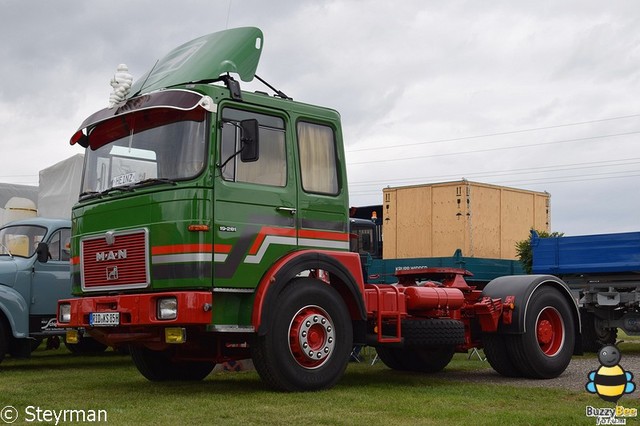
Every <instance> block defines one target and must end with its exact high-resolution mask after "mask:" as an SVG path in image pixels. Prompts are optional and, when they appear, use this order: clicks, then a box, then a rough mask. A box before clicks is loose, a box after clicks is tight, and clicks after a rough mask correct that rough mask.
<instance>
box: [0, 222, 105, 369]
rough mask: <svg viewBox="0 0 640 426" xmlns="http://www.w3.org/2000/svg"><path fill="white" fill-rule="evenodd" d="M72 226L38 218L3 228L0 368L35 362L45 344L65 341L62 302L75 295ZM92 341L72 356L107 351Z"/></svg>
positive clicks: (0, 235)
mask: <svg viewBox="0 0 640 426" xmlns="http://www.w3.org/2000/svg"><path fill="white" fill-rule="evenodd" d="M70 236H71V222H70V221H69V220H64V219H47V218H41V217H35V218H30V219H23V220H19V221H15V222H11V223H9V224H6V225H5V226H3V227H2V228H0V362H1V361H2V360H3V359H4V357H5V355H7V354H9V355H11V356H13V357H16V358H26V357H29V356H30V354H31V351H32V350H33V349H35V348H36V347H37V346H38V345H39V344H40V343H41V342H42V340H43V339H45V338H49V337H55V336H60V337H62V336H64V334H65V330H64V329H61V328H58V327H57V326H56V308H57V302H58V299H62V298H65V297H69V296H70V295H71V280H70V265H69V238H70ZM97 345H100V346H103V345H101V344H99V343H98V342H96V341H93V340H92V339H87V340H86V341H84V340H81V341H80V342H79V344H77V345H67V347H68V348H69V350H71V351H72V352H85V351H87V350H99V349H102V350H104V349H106V346H103V347H102V348H98V347H96V346H97Z"/></svg>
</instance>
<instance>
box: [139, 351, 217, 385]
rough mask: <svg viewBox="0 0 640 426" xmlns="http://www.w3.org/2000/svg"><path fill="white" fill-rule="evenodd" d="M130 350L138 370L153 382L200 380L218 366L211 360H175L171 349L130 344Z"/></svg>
mask: <svg viewBox="0 0 640 426" xmlns="http://www.w3.org/2000/svg"><path fill="white" fill-rule="evenodd" d="M129 350H130V351H131V358H132V359H133V363H134V364H135V366H136V368H137V369H138V371H139V372H140V373H141V374H142V375H143V376H144V377H146V378H147V379H148V380H150V381H152V382H162V381H200V380H203V379H204V378H205V377H207V376H208V375H209V373H211V371H213V368H214V367H215V366H216V364H215V362H210V361H173V360H172V359H171V352H170V351H152V350H151V349H148V348H145V347H139V346H130V347H129Z"/></svg>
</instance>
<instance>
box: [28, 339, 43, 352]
mask: <svg viewBox="0 0 640 426" xmlns="http://www.w3.org/2000/svg"><path fill="white" fill-rule="evenodd" d="M41 344H42V339H41V338H35V339H32V340H30V341H29V348H30V349H31V352H33V351H35V350H36V349H38V347H39V346H40V345H41Z"/></svg>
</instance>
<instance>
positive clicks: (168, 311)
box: [157, 297, 178, 320]
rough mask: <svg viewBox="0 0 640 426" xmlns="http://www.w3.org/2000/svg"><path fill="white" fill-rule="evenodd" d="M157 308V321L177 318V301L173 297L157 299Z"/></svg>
mask: <svg viewBox="0 0 640 426" xmlns="http://www.w3.org/2000/svg"><path fill="white" fill-rule="evenodd" d="M157 308H158V311H157V316H158V319H159V320H173V319H176V318H177V317H178V300H177V299H176V298H175V297H163V298H161V299H158V303H157Z"/></svg>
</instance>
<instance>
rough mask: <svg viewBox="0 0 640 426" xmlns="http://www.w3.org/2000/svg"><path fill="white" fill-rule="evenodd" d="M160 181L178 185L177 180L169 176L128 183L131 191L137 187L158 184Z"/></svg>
mask: <svg viewBox="0 0 640 426" xmlns="http://www.w3.org/2000/svg"><path fill="white" fill-rule="evenodd" d="M159 183H168V184H171V185H177V183H176V181H175V180H173V179H169V178H149V179H144V180H141V181H140V182H136V183H132V184H131V185H127V186H126V188H128V189H129V190H130V191H133V190H134V189H135V188H144V187H145V186H151V185H157V184H159Z"/></svg>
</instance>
